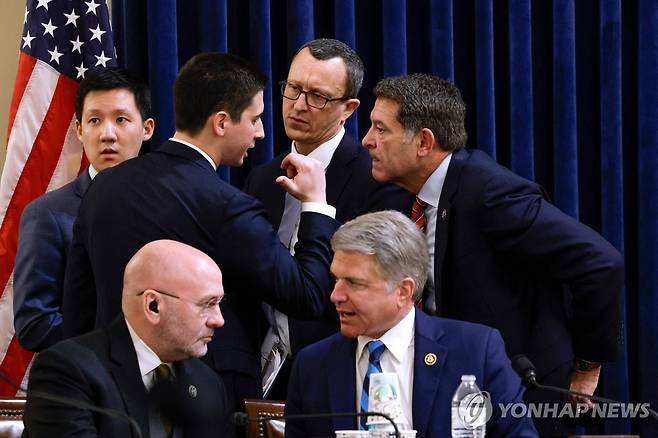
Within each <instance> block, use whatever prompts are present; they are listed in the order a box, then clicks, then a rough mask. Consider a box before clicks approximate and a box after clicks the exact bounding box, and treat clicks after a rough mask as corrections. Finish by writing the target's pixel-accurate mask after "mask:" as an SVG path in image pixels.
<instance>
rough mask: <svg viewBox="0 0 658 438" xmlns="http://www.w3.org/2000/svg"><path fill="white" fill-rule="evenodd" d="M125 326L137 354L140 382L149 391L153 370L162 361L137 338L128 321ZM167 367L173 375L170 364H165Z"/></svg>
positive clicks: (153, 379) (153, 381) (152, 381)
mask: <svg viewBox="0 0 658 438" xmlns="http://www.w3.org/2000/svg"><path fill="white" fill-rule="evenodd" d="M126 325H127V326H128V333H130V338H131V339H132V341H133V346H134V347H135V353H137V363H138V364H139V372H140V374H141V376H142V382H144V386H145V387H146V390H150V389H151V387H152V386H153V384H154V383H155V369H156V368H157V367H159V366H160V364H162V361H161V360H160V358H159V357H158V355H157V354H155V352H154V351H153V350H151V348H149V346H148V345H146V344H145V343H144V341H142V339H141V338H140V337H139V336H137V333H135V330H133V328H132V327H131V326H130V323H129V322H128V320H126ZM166 365H167V366H168V367H169V370H170V371H171V374H172V375H175V373H174V369H173V367H172V366H171V364H170V363H167V364H166Z"/></svg>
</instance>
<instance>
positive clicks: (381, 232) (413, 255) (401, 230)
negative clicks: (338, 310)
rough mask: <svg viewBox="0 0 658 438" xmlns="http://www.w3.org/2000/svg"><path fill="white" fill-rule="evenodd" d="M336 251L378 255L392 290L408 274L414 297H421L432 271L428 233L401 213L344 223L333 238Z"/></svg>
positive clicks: (378, 266)
mask: <svg viewBox="0 0 658 438" xmlns="http://www.w3.org/2000/svg"><path fill="white" fill-rule="evenodd" d="M331 248H332V249H333V250H334V252H336V251H355V252H359V253H362V254H368V255H372V256H374V257H375V260H376V262H377V268H378V269H379V273H380V274H381V276H382V279H383V280H384V281H385V282H386V283H387V285H388V287H389V289H391V288H393V287H394V286H395V285H396V284H397V282H399V281H400V280H402V279H403V278H405V277H411V278H413V279H414V281H415V282H416V288H415V289H414V291H413V297H414V300H418V299H420V297H421V295H422V293H423V287H425V281H426V280H427V276H428V273H429V253H428V250H427V242H426V241H425V236H424V235H423V233H422V232H421V231H420V230H418V228H417V227H416V225H415V224H414V223H413V222H412V221H411V220H410V219H409V218H408V217H406V216H405V215H403V214H402V213H400V212H397V211H392V210H386V211H379V212H376V213H368V214H364V215H362V216H359V217H357V218H355V219H352V220H351V221H349V222H347V223H345V224H344V225H343V226H342V227H340V228H339V229H338V231H336V233H335V234H334V236H333V237H332V239H331Z"/></svg>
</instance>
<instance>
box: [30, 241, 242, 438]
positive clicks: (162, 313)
mask: <svg viewBox="0 0 658 438" xmlns="http://www.w3.org/2000/svg"><path fill="white" fill-rule="evenodd" d="M223 296H224V289H223V286H222V274H221V272H220V270H219V268H218V267H217V265H216V264H215V262H214V261H213V260H212V259H211V258H210V257H209V256H207V255H206V254H204V253H203V252H201V251H199V250H197V249H195V248H193V247H191V246H188V245H185V244H183V243H180V242H175V241H172V240H156V241H153V242H151V243H148V244H146V245H145V246H143V247H142V248H141V249H140V250H139V251H138V252H137V253H136V254H135V255H134V256H133V257H132V259H131V260H130V262H129V263H128V265H127V266H126V269H125V274H124V278H123V293H122V302H121V307H122V311H123V313H122V314H121V315H119V316H118V317H117V318H116V319H115V320H114V322H112V323H111V324H110V325H109V326H108V327H107V328H102V329H98V330H96V331H93V332H91V333H89V334H86V335H83V336H80V337H76V338H71V339H68V340H66V341H63V342H60V343H59V344H57V345H55V346H54V347H51V348H50V349H47V350H45V351H44V352H43V353H41V354H40V355H39V356H37V359H36V360H35V363H34V366H33V367H32V372H31V376H30V382H29V387H28V392H27V406H26V410H25V415H24V421H25V427H26V432H27V434H28V435H29V436H30V437H32V438H34V437H37V438H38V437H41V436H43V437H54V436H71V435H74V434H75V435H77V434H79V433H81V431H85V433H87V434H88V435H92V434H93V435H94V436H99V437H126V436H135V435H133V434H132V430H131V426H130V424H129V422H128V420H127V419H126V418H125V417H126V416H129V417H131V418H132V419H134V420H135V421H136V425H137V427H139V429H140V431H141V433H142V436H143V437H195V438H196V437H211V436H213V437H216V436H229V437H232V436H234V433H235V432H234V430H233V427H232V426H231V423H230V421H229V414H230V405H229V402H228V401H227V393H226V390H225V388H224V384H223V382H222V380H221V378H220V377H219V376H218V375H217V374H216V373H214V372H213V371H212V370H211V369H210V368H208V367H207V366H205V365H204V364H203V363H201V361H199V360H198V359H197V358H198V357H201V356H203V355H204V354H206V351H207V349H208V347H207V345H208V343H209V342H210V340H211V339H212V337H213V333H214V331H215V329H217V328H219V327H221V326H223V325H224V319H223V315H222V312H221V310H220V308H219V303H220V301H221V300H222V298H223ZM43 394H46V396H45V397H44V396H43ZM47 394H51V395H57V396H61V397H64V399H65V400H74V401H79V402H80V403H82V405H80V404H79V405H78V406H76V407H73V406H70V405H69V403H62V401H61V400H59V401H54V400H52V399H51V397H47ZM85 403H88V404H89V405H91V406H90V407H91V408H94V407H95V408H105V409H110V410H112V411H113V412H115V413H117V414H118V417H117V416H110V415H107V414H99V413H97V412H94V411H93V410H92V409H88V408H85V406H84V404H85Z"/></svg>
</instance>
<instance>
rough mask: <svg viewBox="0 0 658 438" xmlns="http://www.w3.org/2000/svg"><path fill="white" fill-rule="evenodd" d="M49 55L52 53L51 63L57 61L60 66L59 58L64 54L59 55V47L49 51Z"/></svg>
mask: <svg viewBox="0 0 658 438" xmlns="http://www.w3.org/2000/svg"><path fill="white" fill-rule="evenodd" d="M48 53H50V62H53V61H55V62H56V63H57V64H59V58H60V57H61V56H62V55H63V53H59V52H58V51H57V46H55V50H48Z"/></svg>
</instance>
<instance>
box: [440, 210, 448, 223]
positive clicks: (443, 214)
mask: <svg viewBox="0 0 658 438" xmlns="http://www.w3.org/2000/svg"><path fill="white" fill-rule="evenodd" d="M446 216H448V212H447V211H446V209H445V208H444V209H443V210H441V220H442V221H444V220H446Z"/></svg>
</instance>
